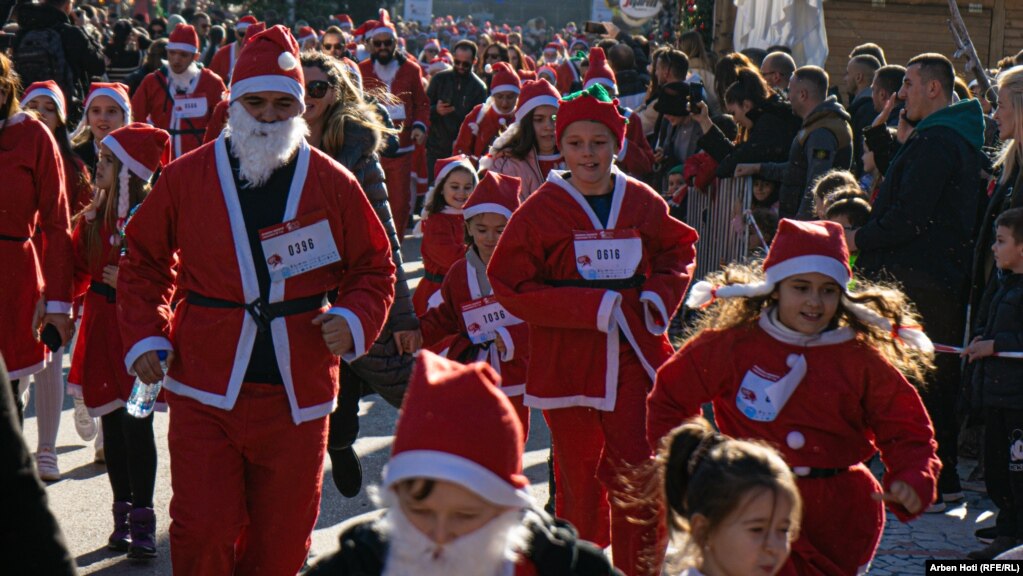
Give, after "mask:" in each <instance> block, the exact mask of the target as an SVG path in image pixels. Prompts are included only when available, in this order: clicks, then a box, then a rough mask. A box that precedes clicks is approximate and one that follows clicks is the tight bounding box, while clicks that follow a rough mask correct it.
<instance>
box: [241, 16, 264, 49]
mask: <svg viewBox="0 0 1023 576" xmlns="http://www.w3.org/2000/svg"><path fill="white" fill-rule="evenodd" d="M264 30H266V22H256V23H255V24H249V27H248V28H246V29H245V38H244V40H245V42H244V43H243V46H244V45H245V44H248V43H249V39H250V38H252V37H253V36H255V35H257V34H259V33H260V32H263V31H264Z"/></svg>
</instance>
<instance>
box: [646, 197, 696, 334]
mask: <svg viewBox="0 0 1023 576" xmlns="http://www.w3.org/2000/svg"><path fill="white" fill-rule="evenodd" d="M651 196H652V198H651V200H652V201H653V202H655V203H656V204H655V207H654V208H653V210H652V211H651V214H650V216H648V218H647V222H648V225H647V226H644V227H643V228H642V230H641V234H642V235H643V247H644V250H646V251H647V253H648V254H650V275H649V277H648V278H647V280H646V282H644V283H643V288H642V291H641V292H640V295H639V298H640V301H641V302H643V303H644V304H645V305H646V307H647V311H646V315H647V316H648V317H653V318H655V319H658V323H659V324H663V327H664V328H665V329H666V328H667V323H668V322H670V321H671V317H672V316H673V315H674V313H675V311H676V310H678V307H679V305H680V304H681V303H682V297H683V296H684V295H685V293H686V290H688V289H689V282H690V281H691V280H692V275H693V270H694V269H695V267H696V248H695V244H696V241H697V239H698V236H697V234H696V230H693V229H692V228H690V227H689V226H687V225H685V224H683V223H682V222H680V221H678V220H676V219H675V218H672V217H671V216H670V215H669V214H668V204H667V203H666V202H665V201H664V200H662V199H661V198H660V197H656V196H653V194H652V193H651Z"/></svg>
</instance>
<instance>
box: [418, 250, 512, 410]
mask: <svg viewBox="0 0 1023 576" xmlns="http://www.w3.org/2000/svg"><path fill="white" fill-rule="evenodd" d="M480 274H484V275H485V274H486V270H485V269H484V266H483V262H482V261H481V260H480V257H479V256H478V255H477V254H476V253H475V252H473V251H472V249H471V248H470V249H469V251H468V252H467V253H466V257H465V258H463V259H461V260H459V261H458V262H455V264H454V266H452V267H451V270H449V271H448V275H447V276H445V277H444V284H443V285H442V286H441V289H440V294H441V300H440V302H439V303H438V304H437V306H434V307H432V308H430V309H429V310H428V311H427V312H426V315H425V316H423V318H421V319H420V325H421V327H422V330H423V346H433V345H434V344H437V343H438V342H442V341H444V340H445V339H446V338H448V337H450V336H454V339H453V340H451V341H450V343H449V344H448V348H447V351H446V353H445V356H447V357H448V358H451V359H452V360H458V361H460V362H465V363H468V362H486V363H488V364H490V365H491V366H493V367H494V370H497V373H498V374H500V375H501V390H502V391H503V392H504V393H505V394H507V395H508V396H521V395H522V394H523V393H524V392H525V391H526V366H528V365H529V326H528V325H527V324H526V323H525V322H521V321H520V322H519V323H518V324H514V325H511V326H504V327H499V328H497V333H498V334H500V335H501V340H503V341H504V345H505V353H504V354H500V353H499V352H498V351H497V346H496V345H494V344H493V343H491V345H490V346H489V348H482V349H479V350H478V351H477V352H476V354H474V355H473V356H472V357H471V358H465V357H464V356H465V355H466V354H467V353H469V352H470V351H471V349H472V348H473V343H472V340H470V339H469V331H468V328H467V326H466V324H465V317H464V315H463V314H462V306H464V305H466V304H469V303H470V302H473V301H474V300H479V299H480V298H483V297H484V296H491V295H493V291H492V290H490V289H489V286H486V285H483V284H482V283H481V282H480V280H479V275H480Z"/></svg>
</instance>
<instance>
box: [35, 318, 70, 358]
mask: <svg viewBox="0 0 1023 576" xmlns="http://www.w3.org/2000/svg"><path fill="white" fill-rule="evenodd" d="M39 339H40V340H42V342H43V344H45V345H46V347H47V348H49V349H50V352H56V351H57V350H59V349H60V347H61V346H63V345H64V341H63V340H61V338H60V332H59V331H58V330H57V327H56V326H54V325H53V324H47V325H46V326H45V327H44V328H43V331H42V333H41V334H40V335H39Z"/></svg>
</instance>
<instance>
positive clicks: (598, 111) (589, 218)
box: [487, 86, 696, 575]
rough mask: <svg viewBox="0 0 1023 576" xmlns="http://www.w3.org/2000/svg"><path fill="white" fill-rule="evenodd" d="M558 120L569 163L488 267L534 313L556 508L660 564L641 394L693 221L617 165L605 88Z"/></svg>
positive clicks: (681, 284)
mask: <svg viewBox="0 0 1023 576" xmlns="http://www.w3.org/2000/svg"><path fill="white" fill-rule="evenodd" d="M556 130H557V141H558V149H559V150H561V152H562V154H564V157H565V163H566V164H567V166H568V171H567V172H566V171H552V172H551V174H550V176H549V177H548V179H547V183H546V184H544V185H543V186H541V187H540V189H539V190H537V191H536V192H535V193H534V194H533V195H532V196H530V197H529V199H528V200H526V202H525V203H523V204H522V206H521V207H520V208H519V209H518V211H517V212H516V213H515V215H514V216H513V217H512V219H511V221H510V222H509V223H508V227H507V228H505V230H504V233H503V234H502V236H501V241H500V242H499V243H498V245H497V249H496V250H495V252H494V256H493V259H492V260H491V262H490V266H489V267H488V269H487V273H488V276H489V277H490V283H491V285H492V286H493V289H494V294H496V295H497V299H498V301H499V302H500V303H501V304H502V305H503V306H504V307H505V308H506V309H507V310H508V311H509V312H511V313H512V314H514V315H515V316H517V317H519V318H521V319H523V320H524V321H525V322H526V323H528V324H529V328H530V330H529V339H530V355H529V357H530V361H529V367H528V369H527V378H526V397H525V403H526V405H527V406H531V407H536V408H542V409H543V410H544V417H545V418H546V420H547V424H548V426H549V427H550V430H551V439H552V441H553V444H554V460H555V463H556V477H557V486H558V490H557V496H556V505H557V512H558V516H559V517H562V518H565V519H567V520H569V521H570V522H572V524H574V525H575V526H577V527H579V530H580V534H581V535H582V536H583V538H585V539H587V540H590V541H592V542H595V543H597V544H598V545H601V546H607V545H609V544H610V545H611V546H612V550H613V557H614V561H615V566H617V567H618V568H620V569H622V571H623V572H625V573H626V574H630V575H640V574H659V573H660V568H661V566H660V564H661V562H660V558H661V557H662V556H663V543H664V542H663V540H662V537H663V533H662V531H661V530H660V529H659V522H658V510H656V509H651V508H649V507H645V506H639V507H637V506H630V503H631V502H635V501H636V499H635V498H633V496H635V493H634V491H635V490H637V489H638V488H637V487H638V486H641V485H643V484H644V483H646V482H648V481H649V480H650V478H651V476H650V475H651V474H652V473H653V472H652V470H651V466H650V465H649V463H650V462H651V461H652V460H651V456H652V450H651V447H650V446H649V445H648V444H647V443H646V441H645V427H646V424H645V423H646V395H647V392H648V391H649V390H650V388H651V386H652V385H653V379H654V373H655V370H656V369H657V367H659V366H660V365H661V364H662V363H663V362H664V361H665V360H667V359H668V358H669V357H670V356H671V353H672V347H671V344H670V343H669V342H668V338H667V336H666V332H667V329H668V323H669V321H670V319H671V315H672V313H674V311H675V309H676V308H677V307H678V305H679V303H680V302H681V300H682V295H683V294H684V293H685V291H686V288H687V286H688V284H689V275H690V271H691V269H692V266H693V260H694V257H695V251H694V249H693V244H694V242H696V232H695V231H693V229H692V228H690V227H688V226H686V225H685V224H683V223H681V222H679V221H678V220H675V219H674V218H672V217H671V216H669V215H668V205H667V204H665V202H664V200H662V199H661V197H660V196H659V195H658V194H657V193H656V192H654V191H653V190H651V189H650V188H649V187H648V186H647V185H645V184H643V183H641V182H639V181H637V180H634V179H633V178H630V177H629V176H627V175H625V174H623V173H622V172H621V171H620V170H619V169H618V168H617V167H615V166H614V162H613V158H614V156H615V155H616V154H617V153H618V151H619V150H620V148H621V146H622V142H623V140H624V139H625V119H624V118H622V116H621V114H619V113H618V107H617V103H616V102H613V101H612V100H611V98H610V97H609V96H608V94H607V91H605V90H604V89H603V88H602V87H600V86H594V87H592V88H590V90H589V91H586V92H580V93H577V94H573V95H571V96H567V97H566V98H565V99H563V100H562V102H561V105H560V107H559V109H558V115H557V125H556Z"/></svg>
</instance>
